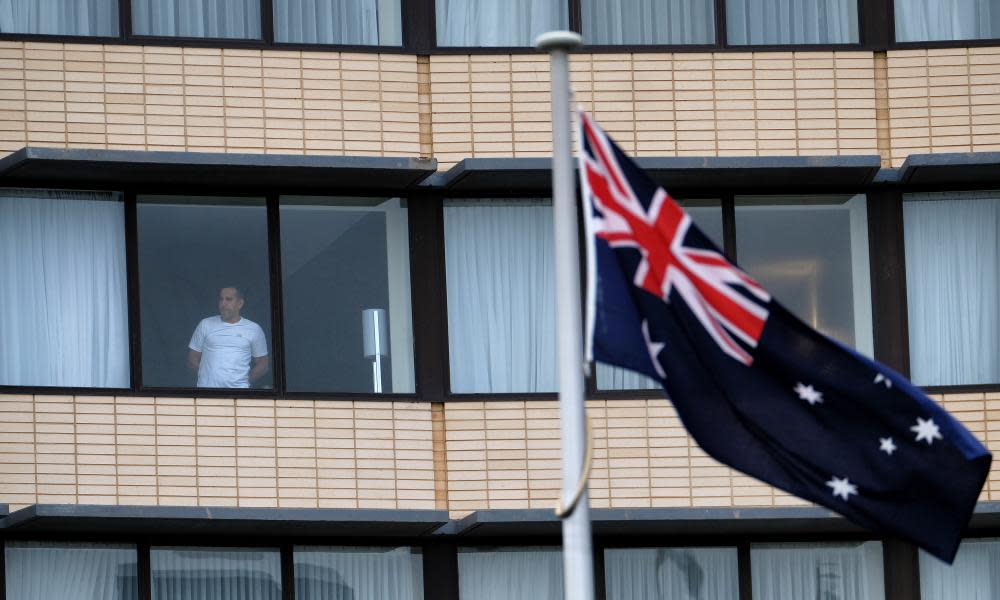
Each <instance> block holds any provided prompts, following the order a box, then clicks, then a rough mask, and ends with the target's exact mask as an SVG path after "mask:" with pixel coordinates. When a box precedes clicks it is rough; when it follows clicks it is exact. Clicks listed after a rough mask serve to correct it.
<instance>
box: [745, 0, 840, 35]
mask: <svg viewBox="0 0 1000 600" xmlns="http://www.w3.org/2000/svg"><path fill="white" fill-rule="evenodd" d="M726 36H727V37H728V39H729V43H730V44H733V45H736V46H744V45H755V46H756V45H770V44H856V43H858V39H859V38H858V2H857V0H801V1H796V2H784V1H783V0H726Z"/></svg>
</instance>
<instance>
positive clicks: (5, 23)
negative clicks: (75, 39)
mask: <svg viewBox="0 0 1000 600" xmlns="http://www.w3.org/2000/svg"><path fill="white" fill-rule="evenodd" d="M0 33H45V34H50V35H93V36H105V37H113V36H117V35H118V2H117V0H0Z"/></svg>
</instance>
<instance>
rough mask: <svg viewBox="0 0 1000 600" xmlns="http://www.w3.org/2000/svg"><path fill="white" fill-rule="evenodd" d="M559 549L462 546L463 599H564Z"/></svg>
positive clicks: (460, 580)
mask: <svg viewBox="0 0 1000 600" xmlns="http://www.w3.org/2000/svg"><path fill="white" fill-rule="evenodd" d="M562 567H563V563H562V553H561V552H560V551H559V548H503V549H496V548H494V549H489V548H460V549H459V550H458V595H459V597H460V598H461V599H462V600H563V569H562Z"/></svg>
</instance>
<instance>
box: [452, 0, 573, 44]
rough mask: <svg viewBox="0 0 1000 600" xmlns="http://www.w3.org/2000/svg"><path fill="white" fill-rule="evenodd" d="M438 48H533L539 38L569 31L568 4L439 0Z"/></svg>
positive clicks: (558, 0) (545, 0) (559, 1)
mask: <svg viewBox="0 0 1000 600" xmlns="http://www.w3.org/2000/svg"><path fill="white" fill-rule="evenodd" d="M435 5H436V13H437V43H438V46H532V45H533V44H534V43H535V38H536V37H538V36H539V34H542V33H545V32H546V31H552V30H554V29H569V10H568V3H567V2H566V1H565V0H536V1H525V0H520V1H518V2H509V1H508V0H437V1H436V4H435Z"/></svg>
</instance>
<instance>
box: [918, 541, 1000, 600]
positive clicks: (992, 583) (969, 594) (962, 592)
mask: <svg viewBox="0 0 1000 600" xmlns="http://www.w3.org/2000/svg"><path fill="white" fill-rule="evenodd" d="M997 597H1000V540H997V539H982V540H975V539H974V540H962V545H961V546H959V547H958V554H957V555H956V556H955V562H954V563H952V564H951V565H950V566H949V565H947V564H945V563H943V562H941V561H940V560H938V559H936V558H934V557H933V556H931V555H929V554H927V553H926V552H924V551H922V550H921V551H920V598H921V600H953V599H955V598H997Z"/></svg>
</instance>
